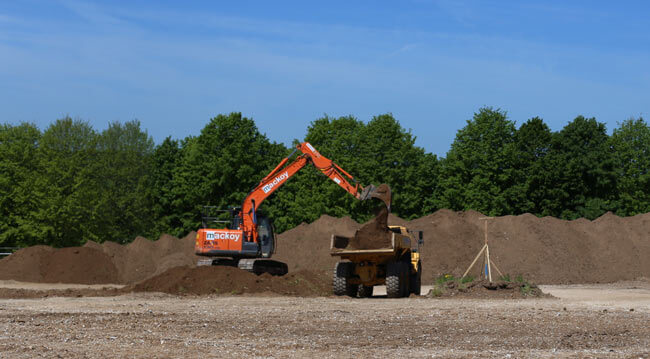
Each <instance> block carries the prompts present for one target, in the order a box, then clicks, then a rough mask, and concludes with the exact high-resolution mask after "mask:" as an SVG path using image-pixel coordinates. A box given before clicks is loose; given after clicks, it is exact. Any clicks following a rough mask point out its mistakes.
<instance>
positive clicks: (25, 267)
mask: <svg viewBox="0 0 650 359" xmlns="http://www.w3.org/2000/svg"><path fill="white" fill-rule="evenodd" d="M195 238H196V232H191V233H190V234H188V235H187V236H185V238H182V239H179V238H176V237H173V236H169V235H162V236H161V237H160V239H158V240H157V241H150V240H148V239H146V238H143V237H138V238H136V239H135V240H134V241H133V242H131V243H129V244H127V245H120V244H118V243H114V242H104V243H103V244H98V243H95V242H87V243H86V244H85V245H84V246H83V247H69V248H61V249H55V248H52V247H48V246H33V247H28V248H24V249H21V250H19V251H17V252H16V253H14V254H12V255H10V256H8V257H6V258H4V259H2V260H0V279H2V280H7V279H11V280H17V281H23V282H39V283H78V284H109V283H119V284H129V283H135V282H138V281H141V280H144V279H146V278H149V277H151V276H154V275H156V274H160V273H163V272H165V271H166V270H168V269H170V268H173V267H177V266H184V265H194V264H196V262H197V259H198V257H196V256H195V255H194V239H195Z"/></svg>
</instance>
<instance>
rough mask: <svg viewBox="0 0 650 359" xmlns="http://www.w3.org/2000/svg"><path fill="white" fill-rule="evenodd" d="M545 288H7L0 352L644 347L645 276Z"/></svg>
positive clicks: (260, 353)
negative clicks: (481, 293) (522, 295)
mask: <svg viewBox="0 0 650 359" xmlns="http://www.w3.org/2000/svg"><path fill="white" fill-rule="evenodd" d="M83 287H84V286H82V285H81V286H80V285H75V286H74V288H73V289H80V288H83ZM91 288H92V289H98V288H97V287H96V286H92V287H91ZM0 289H1V290H16V289H23V290H25V291H34V290H40V291H45V292H47V291H60V290H64V289H66V285H63V284H47V283H39V284H35V283H29V284H25V283H21V282H15V281H3V282H1V283H0ZM542 289H543V290H544V291H545V292H547V293H550V294H551V295H553V296H555V298H535V299H523V300H503V299H454V298H451V299H450V298H444V299H430V298H425V297H417V298H404V299H385V298H382V297H375V298H370V299H349V298H342V297H310V298H302V297H287V296H277V295H265V294H258V295H241V296H240V295H220V296H173V295H168V294H160V293H129V294H124V295H118V296H101V297H86V296H84V297H59V296H50V297H45V298H29V299H16V298H7V297H6V296H5V299H0V358H14V357H17V358H34V357H48V358H52V357H63V358H70V357H72V358H74V357H84V358H105V357H116V358H118V357H131V358H154V357H158V358H166V357H239V358H247V357H251V358H252V357H274V358H281V357H321V358H341V357H444V358H467V357H487V358H520V357H531V358H544V357H548V358H565V357H566V358H603V357H613V358H648V357H649V353H650V349H649V348H650V327H649V326H648V323H650V283H649V282H648V281H647V280H645V281H635V282H630V281H628V282H619V283H614V284H590V285H553V286H542ZM52 293H53V294H54V293H56V292H52ZM380 293H381V291H378V293H377V294H380Z"/></svg>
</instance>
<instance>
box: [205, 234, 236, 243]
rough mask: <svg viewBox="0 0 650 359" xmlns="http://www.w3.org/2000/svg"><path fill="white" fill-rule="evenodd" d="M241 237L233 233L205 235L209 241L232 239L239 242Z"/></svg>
mask: <svg viewBox="0 0 650 359" xmlns="http://www.w3.org/2000/svg"><path fill="white" fill-rule="evenodd" d="M239 237H241V234H239V233H232V232H225V233H223V232H206V233H205V239H206V240H208V241H214V240H215V239H230V240H232V241H235V242H237V241H239Z"/></svg>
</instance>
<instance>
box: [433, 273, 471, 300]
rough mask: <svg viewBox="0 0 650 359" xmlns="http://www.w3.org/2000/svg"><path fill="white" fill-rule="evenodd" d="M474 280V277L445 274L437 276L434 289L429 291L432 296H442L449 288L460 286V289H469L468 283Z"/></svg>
mask: <svg viewBox="0 0 650 359" xmlns="http://www.w3.org/2000/svg"><path fill="white" fill-rule="evenodd" d="M473 281H474V277H472V276H467V277H460V278H458V277H454V276H453V275H452V274H443V275H441V276H439V277H437V278H436V279H435V280H434V283H433V289H431V291H429V296H430V297H440V296H442V295H443V294H444V293H445V292H446V291H447V290H448V289H449V288H458V290H460V291H465V290H467V285H468V284H469V283H471V282H473Z"/></svg>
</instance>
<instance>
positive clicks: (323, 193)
mask: <svg viewBox="0 0 650 359" xmlns="http://www.w3.org/2000/svg"><path fill="white" fill-rule="evenodd" d="M305 141H307V142H310V143H311V144H312V145H313V146H314V147H315V148H316V149H317V150H318V151H319V152H320V153H321V154H322V155H323V156H325V157H327V158H329V159H331V160H332V161H334V162H335V163H337V164H338V165H339V166H340V167H342V168H343V169H344V170H345V171H346V172H348V173H349V174H351V175H352V176H354V177H355V179H356V180H357V181H358V182H359V183H360V184H361V185H366V186H367V185H369V184H376V185H378V184H380V183H388V184H389V185H390V186H391V188H392V190H393V194H394V197H393V207H392V210H393V212H394V213H395V214H396V215H398V216H401V217H404V218H413V217H416V216H421V215H423V214H425V213H430V212H431V211H432V210H433V209H434V204H433V198H434V192H435V183H436V179H437V158H436V157H435V156H434V155H431V154H426V153H425V152H424V150H423V149H422V148H420V147H417V146H415V137H414V136H413V135H412V134H411V132H410V131H406V130H405V129H403V128H402V127H401V125H400V124H399V122H398V121H397V120H395V118H394V117H393V116H392V115H390V114H385V115H380V116H376V117H374V118H373V119H372V120H371V121H370V122H369V123H368V124H364V123H363V122H361V121H359V120H357V119H356V118H354V117H352V116H344V117H339V118H332V117H328V116H325V117H323V118H320V119H317V120H316V121H313V122H312V123H311V125H310V126H309V128H308V131H307V136H306V137H305ZM375 202H376V201H364V202H360V201H358V200H356V199H355V198H354V197H352V196H350V195H349V194H348V193H346V192H345V191H344V190H343V189H341V188H340V187H339V186H338V185H336V184H335V183H334V182H332V181H330V180H329V179H328V178H327V177H325V176H323V175H322V174H320V173H319V172H318V171H316V170H314V169H313V168H311V166H308V168H305V169H304V170H303V171H301V172H299V173H298V174H297V175H296V176H295V178H294V179H293V180H292V181H291V182H289V183H288V184H287V185H286V188H284V189H283V191H279V192H278V193H277V195H276V197H275V198H274V199H273V202H272V203H273V204H272V206H273V211H274V215H273V219H274V221H275V224H276V227H277V228H278V230H286V229H288V228H291V227H293V226H295V225H297V224H299V223H301V222H311V221H313V220H315V219H317V218H318V217H320V216H321V215H323V214H328V215H331V216H335V217H341V216H352V218H354V219H355V220H357V221H365V220H368V219H369V218H370V217H371V216H372V209H373V207H377V203H375Z"/></svg>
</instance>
